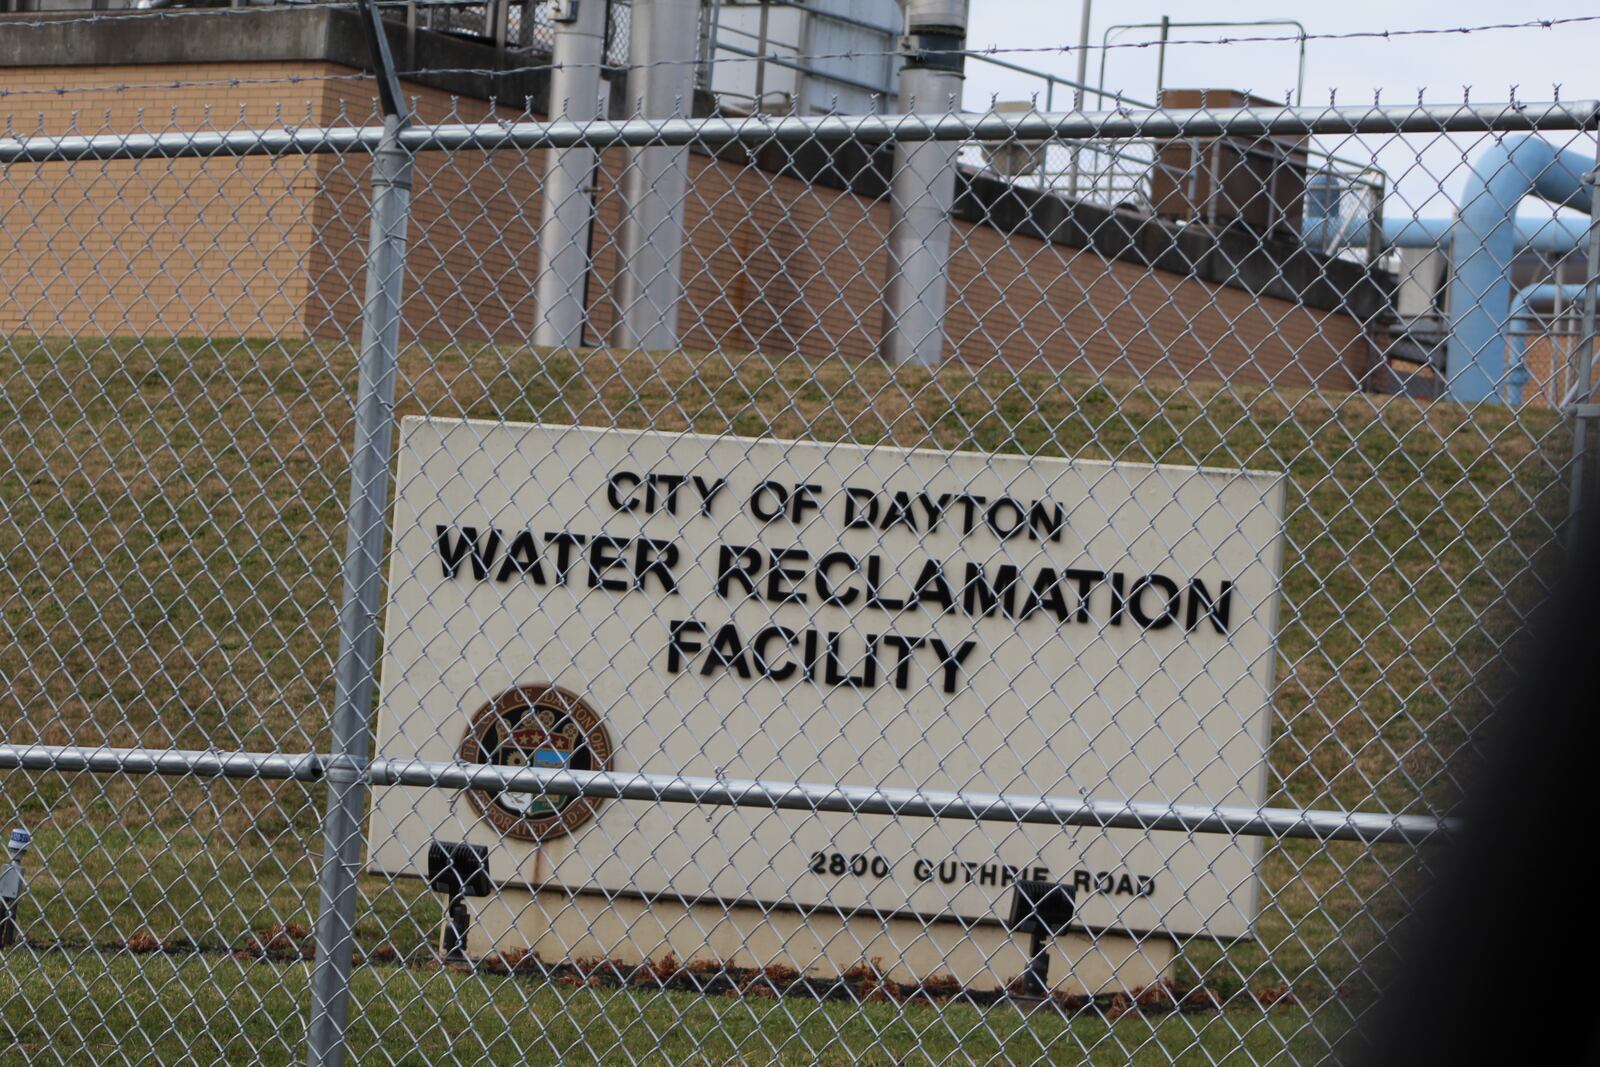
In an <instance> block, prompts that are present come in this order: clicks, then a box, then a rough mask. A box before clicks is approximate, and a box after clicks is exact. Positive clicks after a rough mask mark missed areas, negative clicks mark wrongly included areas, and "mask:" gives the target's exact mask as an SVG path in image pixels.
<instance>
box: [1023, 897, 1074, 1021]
mask: <svg viewBox="0 0 1600 1067" xmlns="http://www.w3.org/2000/svg"><path fill="white" fill-rule="evenodd" d="M1076 912H1077V900H1076V899H1075V898H1074V897H1073V895H1072V889H1071V888H1070V887H1068V886H1064V885H1061V884H1059V883H1057V882H1025V881H1024V882H1017V883H1016V891H1015V892H1014V893H1013V894H1012V896H1011V923H1010V926H1011V929H1012V931H1013V932H1015V933H1027V934H1029V935H1030V937H1029V943H1028V969H1027V971H1026V973H1025V974H1024V976H1023V988H1022V993H1023V995H1025V996H1034V997H1042V996H1045V995H1047V994H1048V992H1049V989H1050V986H1049V978H1050V952H1049V944H1048V940H1049V939H1050V938H1054V937H1058V936H1060V935H1061V934H1063V933H1066V930H1067V927H1068V926H1069V925H1070V924H1071V923H1072V917H1073V915H1074V914H1076Z"/></svg>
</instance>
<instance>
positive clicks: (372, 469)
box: [306, 0, 412, 1067]
mask: <svg viewBox="0 0 1600 1067" xmlns="http://www.w3.org/2000/svg"><path fill="white" fill-rule="evenodd" d="M362 9H363V10H362V14H363V15H364V16H365V20H366V27H367V34H368V43H369V45H370V47H371V51H372V58H373V61H374V65H375V67H376V68H377V75H378V90H379V99H380V101H381V103H382V106H383V111H384V123H383V138H382V140H380V141H379V142H378V147H377V149H376V150H375V151H374V152H373V158H372V225H371V231H370V236H369V238H368V245H367V292H366V302H365V304H364V306H363V308H362V321H361V359H360V368H359V372H358V381H357V386H356V412H355V414H356V419H355V443H354V447H353V449H352V451H351V464H350V466H351V475H350V510H349V521H348V530H347V539H346V542H345V556H344V599H343V601H342V603H341V606H340V609H339V658H338V661H337V663H336V665H335V668H334V704H333V720H332V738H331V748H330V756H329V758H328V760H327V763H326V779H327V782H328V810H327V816H326V818H325V819H324V820H323V853H322V878H321V882H322V905H321V911H320V913H319V914H318V916H317V930H316V959H317V962H316V969H315V971H314V972H313V974H312V981H311V1019H310V1023H309V1025H308V1027H307V1031H306V1062H307V1063H308V1064H310V1065H311V1067H339V1065H340V1064H343V1063H344V1058H345V1030H346V1025H347V1022H348V1019H349V1011H350V968H351V962H352V956H353V953H354V948H355V919H356V888H357V887H356V875H357V871H358V869H359V866H360V863H361V847H362V844H363V833H362V815H363V813H364V810H365V808H366V801H367V779H368V772H369V768H368V760H369V757H370V747H371V739H372V737H371V734H372V727H371V723H370V717H371V714H372V694H373V689H374V685H375V682H376V666H377V646H378V594H379V591H380V587H381V584H382V571H381V564H382V559H383V548H384V535H385V533H386V529H385V525H386V518H387V515H388V510H389V461H390V459H391V455H392V452H393V448H394V388H395V373H396V365H397V363H398V360H399V350H400V303H401V299H402V296H403V292H404V285H405V263H406V224H407V222H408V220H409V218H410V213H411V178H412V157H411V152H410V151H409V150H408V149H406V148H405V147H404V146H402V145H401V143H400V131H401V129H403V128H404V126H405V124H406V120H407V115H406V111H405V103H404V98H403V97H402V96H401V95H400V88H399V81H398V79H397V78H396V76H395V68H394V63H393V62H392V61H391V59H390V56H389V48H388V39H387V37H386V36H385V34H384V31H383V28H382V24H381V23H380V22H379V21H378V14H377V11H376V8H375V7H374V5H373V3H372V0H365V2H364V3H363V5H362Z"/></svg>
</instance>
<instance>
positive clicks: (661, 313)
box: [616, 0, 700, 349]
mask: <svg viewBox="0 0 1600 1067" xmlns="http://www.w3.org/2000/svg"><path fill="white" fill-rule="evenodd" d="M698 12H699V0H634V4H633V18H632V21H631V23H630V24H629V28H628V32H629V38H630V39H629V48H628V60H629V63H630V65H631V68H632V69H631V70H630V71H629V73H628V95H629V96H630V97H632V98H633V101H634V102H635V103H636V106H637V107H638V109H639V117H641V118H647V119H666V118H682V117H687V116H688V115H689V114H690V113H691V111H692V104H693V97H694V63H695V54H696V47H695V45H696V41H695V38H696V36H697V33H698V29H699V26H700V19H699V14H698ZM688 188H689V149H688V148H687V147H668V146H652V147H648V148H635V149H632V150H631V151H630V152H629V153H628V166H627V170H626V171H625V172H624V174H623V180H622V191H623V201H624V203H625V205H626V211H627V218H626V219H625V220H624V221H623V227H622V273H621V277H620V278H619V279H618V282H617V299H618V303H619V304H620V305H621V314H620V316H619V320H618V323H617V337H616V342H617V344H619V345H621V346H623V347H627V348H642V349H668V348H676V347H677V345H678V305H679V303H680V302H681V301H682V299H683V275H682V271H683V242H684V225H683V211H684V197H685V196H686V195H687V192H688Z"/></svg>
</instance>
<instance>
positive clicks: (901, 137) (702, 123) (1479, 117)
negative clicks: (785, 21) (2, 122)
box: [0, 101, 1600, 165]
mask: <svg viewBox="0 0 1600 1067" xmlns="http://www.w3.org/2000/svg"><path fill="white" fill-rule="evenodd" d="M1597 113H1600V103H1597V102H1595V101H1586V102H1582V103H1573V104H1550V105H1547V106H1544V107H1526V108H1520V109H1518V110H1516V111H1508V110H1506V109H1505V108H1504V106H1503V105H1502V106H1500V107H1479V106H1473V107H1466V106H1462V107H1423V108H1416V107H1400V108H1266V109H1260V108H1232V109H1217V110H1212V111H1159V110H1150V109H1146V110H1131V109H1126V108H1124V109H1118V110H1112V111H1096V112H1084V113H1079V112H1056V113H1053V114H1033V113H1028V114H995V113H985V114H982V115H959V114H951V115H939V116H927V115H864V116H851V117H848V118H847V117H843V116H839V115H819V116H793V117H786V118H771V117H765V116H762V117H756V118H740V119H712V118H703V119H692V120H691V119H635V120H630V121H624V122H600V121H596V122H591V123H575V122H518V123H480V124H465V123H445V124H441V125H437V126H422V125H411V126H408V127H407V128H406V129H405V130H404V131H402V132H401V135H400V139H399V143H400V145H401V146H402V147H404V148H407V149H409V150H410V151H412V152H413V153H415V152H433V151H461V150H471V151H497V150H520V149H530V148H565V147H567V146H570V145H577V144H587V145H592V146H595V147H604V148H620V147H637V146H641V145H691V144H693V145H703V146H705V147H707V148H716V147H721V146H724V145H730V144H751V145H762V144H788V145H795V144H804V143H806V142H816V143H818V144H841V143H845V142H851V141H853V142H856V143H860V144H883V143H886V142H889V141H895V142H899V143H903V144H911V143H915V142H921V141H1003V140H1005V139H1006V138H1008V137H1016V138H1018V139H1021V140H1029V141H1042V140H1051V139H1055V140H1065V141H1097V140H1123V139H1126V140H1149V139H1160V140H1167V139H1173V138H1196V137H1200V138H1204V137H1235V136H1236V137H1269V136H1272V137H1291V136H1315V135H1338V134H1346V135H1354V134H1402V133H1488V132H1495V131H1498V132H1516V131H1528V132H1532V131H1538V130H1543V131H1545V132H1561V131H1576V130H1586V129H1591V128H1592V127H1593V126H1594V124H1595V121H1596V116H1597ZM382 136H383V129H382V127H378V126H354V127H349V126H340V127H301V128H295V129H278V130H234V131H228V132H210V131H206V132H192V133H191V132H184V133H164V134H126V135H124V134H111V135H104V136H96V137H80V136H40V137H0V165H3V164H10V163H67V162H75V161H78V160H86V159H100V160H112V159H194V158H205V157H212V156H266V155H271V156H293V155H318V154H347V153H360V152H371V151H372V150H373V149H374V148H376V147H377V145H378V142H379V141H380V140H381V139H382Z"/></svg>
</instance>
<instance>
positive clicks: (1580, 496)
mask: <svg viewBox="0 0 1600 1067" xmlns="http://www.w3.org/2000/svg"><path fill="white" fill-rule="evenodd" d="M1597 178H1600V142H1596V144H1595V169H1594V170H1593V171H1591V172H1590V173H1589V174H1588V175H1587V181H1588V184H1589V196H1590V207H1589V248H1588V253H1589V255H1588V262H1587V263H1586V265H1585V268H1584V278H1583V326H1582V331H1583V336H1582V337H1580V338H1579V339H1578V365H1577V367H1576V373H1575V375H1574V378H1575V379H1576V380H1575V381H1574V382H1573V391H1572V393H1571V398H1572V400H1573V402H1574V404H1575V405H1576V406H1575V407H1574V409H1573V413H1572V481H1571V488H1570V491H1569V494H1568V497H1567V538H1568V541H1567V548H1568V550H1569V552H1570V553H1571V555H1572V557H1573V558H1576V557H1577V554H1578V553H1579V552H1580V551H1584V550H1585V549H1587V548H1588V547H1589V546H1587V545H1582V544H1580V543H1579V541H1578V531H1579V529H1580V527H1583V526H1587V525H1588V524H1587V523H1585V522H1584V521H1583V519H1584V515H1583V512H1584V510H1585V509H1586V508H1590V507H1593V506H1594V505H1593V502H1591V501H1590V500H1588V499H1587V496H1588V495H1589V493H1590V492H1591V490H1592V489H1593V486H1591V485H1590V479H1591V478H1592V474H1591V472H1590V470H1589V450H1590V448H1591V447H1592V445H1591V444H1590V441H1589V436H1590V429H1591V424H1592V423H1593V422H1594V421H1595V400H1594V345H1595V336H1594V335H1595V328H1596V325H1597V323H1596V314H1595V313H1596V308H1595V303H1596V301H1597V299H1600V296H1597V294H1596V289H1597V288H1600V182H1597V181H1596V179H1597Z"/></svg>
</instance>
